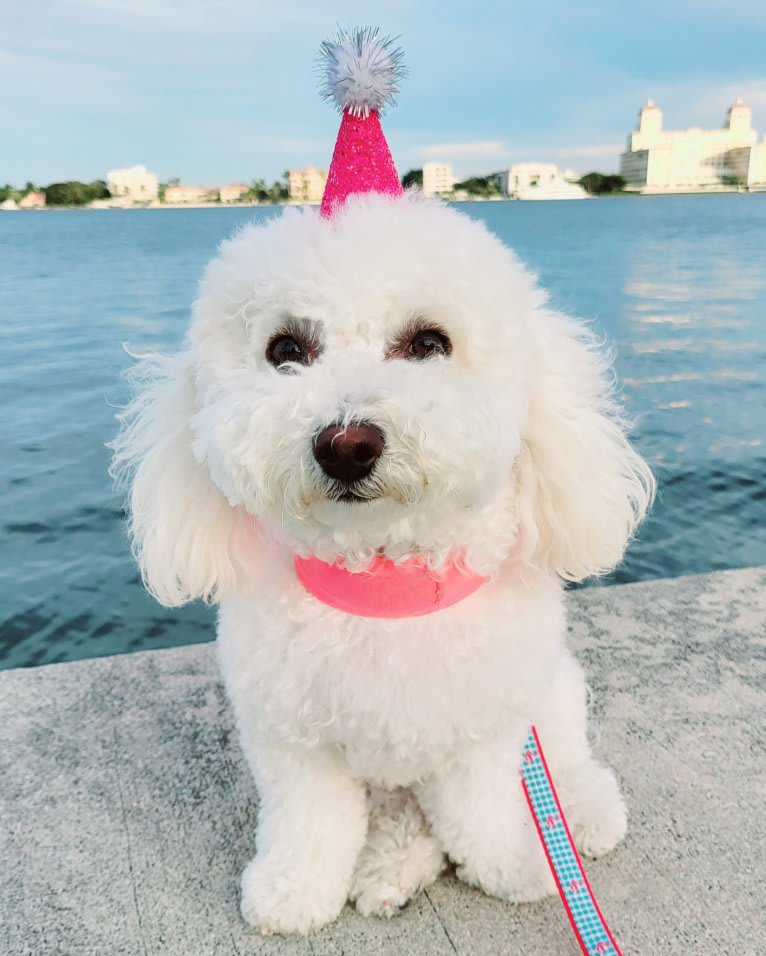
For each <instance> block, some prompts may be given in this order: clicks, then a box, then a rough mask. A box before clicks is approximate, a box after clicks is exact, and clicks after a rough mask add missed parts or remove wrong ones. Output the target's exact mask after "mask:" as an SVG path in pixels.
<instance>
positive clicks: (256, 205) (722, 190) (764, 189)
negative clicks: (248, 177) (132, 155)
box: [0, 186, 766, 212]
mask: <svg viewBox="0 0 766 956" xmlns="http://www.w3.org/2000/svg"><path fill="white" fill-rule="evenodd" d="M728 195H738V196H757V195H766V186H757V187H755V188H750V189H741V188H738V187H736V186H726V187H714V188H709V189H677V190H667V189H662V190H630V189H629V190H624V191H622V192H615V193H604V194H602V195H595V194H594V195H588V196H584V197H582V198H583V199H623V198H633V197H638V198H641V197H644V196H648V197H650V198H657V197H672V196H728ZM433 198H441V199H443V200H444V201H445V202H449V203H464V202H482V203H483V202H503V203H516V202H571V201H573V200H571V199H557V198H554V197H549V198H542V199H539V198H534V199H518V198H516V197H512V196H461V197H452V196H441V197H433ZM319 205H320V202H319V200H317V201H316V202H309V201H305V200H300V201H299V200H287V201H285V202H226V203H222V202H199V203H193V202H189V203H161V202H154V203H132V204H130V205H126V204H124V203H115V204H111V203H110V202H109V200H97V201H96V203H89V204H87V205H83V206H33V207H31V208H28V209H24V208H23V207H20V206H17V207H16V208H15V209H0V212H56V211H60V210H71V209H79V210H98V211H114V210H118V211H120V210H121V211H125V210H129V211H135V210H137V209H270V208H281V207H284V206H296V207H299V208H301V207H304V206H319Z"/></svg>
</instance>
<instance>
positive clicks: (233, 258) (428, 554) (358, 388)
mask: <svg viewBox="0 0 766 956" xmlns="http://www.w3.org/2000/svg"><path fill="white" fill-rule="evenodd" d="M417 317H421V318H424V319H426V320H428V321H432V322H434V323H436V324H438V326H439V327H440V328H441V329H443V330H445V331H446V333H447V334H448V335H449V336H450V339H451V341H452V347H453V348H452V354H451V355H449V356H448V357H447V356H440V357H437V358H433V359H429V360H427V361H424V362H413V361H406V360H403V359H395V358H394V359H391V358H389V359H386V358H385V356H386V354H387V350H388V348H389V345H390V343H391V342H392V341H393V340H394V339H395V338H396V336H397V335H398V334H400V333H401V330H402V329H403V328H404V327H406V326H407V323H411V322H412V320H413V319H414V318H417ZM290 322H304V323H306V322H307V323H311V328H312V329H314V330H315V333H316V335H317V336H318V338H319V340H320V353H321V354H320V355H319V357H318V359H317V360H316V361H315V362H314V364H312V365H310V366H309V367H299V368H295V369H294V370H293V371H294V372H295V374H291V375H285V374H280V373H279V372H277V371H276V369H274V368H273V367H272V366H271V365H269V364H268V362H267V360H266V350H267V345H268V342H269V340H270V338H271V337H272V336H273V335H274V333H275V332H276V331H279V330H280V329H281V328H283V327H284V326H285V324H286V323H290ZM137 382H138V395H137V397H136V399H135V401H134V402H133V404H132V405H131V406H130V407H129V408H128V409H127V411H126V413H125V416H124V429H123V432H122V434H121V436H120V437H119V438H118V439H117V440H116V442H115V445H116V449H115V471H116V472H118V473H122V474H123V475H124V476H125V477H126V480H127V481H128V482H129V483H130V484H131V488H132V494H131V511H132V519H131V531H132V535H133V541H134V550H135V553H136V556H137V559H138V561H139V563H140V565H141V568H142V572H143V575H144V579H145V581H146V584H147V586H148V587H149V589H150V590H151V591H152V592H153V593H154V594H155V595H156V596H157V597H158V599H159V600H160V601H162V602H163V603H165V604H180V603H182V602H184V601H188V600H190V599H193V598H195V597H201V598H203V599H205V600H209V601H217V602H219V603H220V615H219V631H218V648H219V657H220V663H221V668H222V673H223V676H224V680H225V682H226V685H227V688H228V691H229V694H230V697H231V700H232V703H233V706H234V709H235V712H236V716H237V720H238V724H239V728H240V734H241V739H242V745H243V747H244V750H245V753H246V755H247V758H248V761H249V763H250V766H251V768H252V771H253V774H254V777H255V781H256V784H257V787H258V792H259V797H260V807H259V826H258V835H257V846H258V850H257V853H256V856H255V858H254V860H253V861H252V863H251V864H250V865H249V866H248V868H247V870H246V871H245V874H244V876H243V883H242V892H243V896H242V912H243V914H244V916H245V918H246V919H248V920H249V921H250V922H252V923H253V924H255V925H257V926H259V927H261V928H262V929H264V930H271V931H278V932H308V931H309V930H312V929H314V928H317V927H319V926H321V925H323V924H325V923H327V922H329V921H331V920H332V919H334V918H335V917H336V916H337V915H338V913H339V911H340V909H341V907H342V905H343V903H344V902H345V900H346V899H347V898H348V897H349V895H351V896H352V897H353V898H354V899H355V900H356V901H357V905H358V906H359V908H360V909H361V910H362V911H363V912H365V913H371V912H376V913H379V914H381V915H390V914H391V913H392V912H394V911H395V910H396V909H397V908H398V907H400V906H402V905H403V904H404V903H405V902H406V901H407V899H409V897H410V896H411V895H412V894H413V893H415V892H417V889H418V888H419V887H420V886H423V885H425V884H427V883H428V882H430V881H431V880H433V879H435V878H436V876H437V874H438V873H439V871H440V870H441V868H442V865H443V854H447V855H448V856H449V857H450V858H451V859H452V860H453V861H454V862H455V863H456V864H457V866H458V874H459V875H460V876H461V877H462V878H463V879H465V880H467V881H468V882H470V883H472V884H475V885H477V886H480V887H482V888H484V889H485V890H486V891H487V892H489V893H493V894H496V895H498V896H501V897H503V898H507V899H512V900H529V899H536V898H538V897H539V896H541V895H543V894H545V893H548V892H550V891H551V890H552V881H551V877H550V874H549V872H548V869H547V866H546V863H545V860H544V858H543V855H542V851H541V850H540V847H539V846H538V841H537V837H536V835H535V833H534V829H533V827H532V826H531V821H530V820H529V818H528V812H527V808H526V806H525V805H524V801H523V798H522V794H521V790H520V787H519V783H518V774H517V765H518V760H519V755H520V753H521V747H522V744H523V742H524V739H525V737H526V733H527V729H528V726H529V724H530V722H534V723H535V724H536V726H537V727H538V730H539V732H540V735H541V738H542V739H543V742H544V744H545V747H546V752H547V754H548V758H549V763H550V765H551V767H552V771H553V774H554V777H555V779H556V781H557V786H558V788H559V791H560V796H561V799H562V802H563V804H564V806H565V809H566V810H567V812H568V814H569V818H570V826H571V828H572V830H573V832H574V833H575V835H576V837H577V839H578V841H579V843H580V846H581V847H582V848H583V849H584V850H585V851H588V852H593V853H596V854H598V853H602V852H606V850H608V849H609V848H610V847H611V846H613V845H614V843H615V842H617V840H619V839H620V837H621V836H622V834H623V832H624V828H625V810H624V806H623V804H622V800H621V798H620V795H619V791H618V789H617V785H616V782H615V780H614V777H613V775H612V774H611V772H610V771H607V770H605V769H604V768H602V767H600V766H599V765H598V764H597V763H596V762H595V761H594V759H593V757H592V756H591V753H590V749H589V746H588V743H587V740H586V732H585V726H586V708H585V690H584V680H583V676H582V673H581V671H580V669H579V667H578V666H577V665H576V664H575V663H574V661H573V659H572V658H571V656H570V655H569V653H568V651H567V650H566V647H565V645H564V635H565V630H566V627H565V618H564V609H563V599H562V586H561V579H562V578H566V579H571V580H580V579H582V578H584V577H586V576H588V575H591V574H599V573H602V572H604V571H605V570H607V569H609V568H611V567H613V566H614V565H615V563H616V562H617V561H618V560H619V559H620V557H621V555H622V553H623V551H624V548H625V546H626V544H627V542H628V540H629V538H630V536H631V534H632V533H633V531H634V529H635V527H636V525H637V523H638V522H639V521H640V519H641V517H642V516H643V514H644V512H645V510H646V508H647V507H648V506H649V504H650V502H651V498H652V495H653V491H654V483H653V479H652V476H651V474H650V472H649V470H648V468H647V467H646V465H645V464H644V462H643V461H642V460H641V459H640V458H639V457H638V456H637V455H636V453H635V452H634V451H633V450H632V449H631V447H630V445H629V444H628V442H627V440H626V438H625V425H624V423H623V421H622V419H621V417H620V414H619V410H618V408H617V406H616V404H615V402H614V398H613V395H612V384H611V379H610V375H609V372H608V362H607V360H606V358H605V356H604V353H603V350H602V348H601V347H600V345H599V344H598V343H597V341H596V340H595V338H594V336H593V334H592V333H591V332H590V331H589V330H588V329H587V327H585V326H584V325H582V324H580V323H577V322H575V321H573V320H571V319H568V318H566V317H564V316H562V315H560V314H557V313H555V312H553V311H552V310H551V309H549V308H548V306H547V305H546V298H545V295H544V294H543V293H542V292H541V291H540V289H539V288H538V287H537V286H536V284H535V281H534V277H533V276H531V275H530V274H529V273H528V272H527V271H526V270H525V269H524V268H523V266H522V265H521V264H520V263H519V261H518V260H517V258H516V257H515V256H514V255H513V253H512V252H510V251H509V250H508V249H506V248H505V247H504V246H503V245H502V244H501V243H500V242H498V241H497V239H495V238H494V237H493V236H492V235H490V234H489V233H488V232H487V231H486V230H485V229H484V228H483V227H482V226H481V225H479V224H477V223H476V222H473V221H471V220H470V219H468V218H467V217H465V216H463V215H461V214H459V213H458V212H456V211H454V210H452V209H450V208H448V207H446V206H443V205H440V204H437V203H432V202H428V201H425V200H423V199H422V198H420V197H418V196H417V195H414V194H406V195H405V196H404V198H400V199H390V198H386V197H381V196H375V195H367V196H364V197H354V198H352V199H351V200H350V201H349V202H348V203H347V204H346V205H345V206H344V207H343V209H342V210H341V211H340V212H339V213H338V214H337V215H336V217H335V218H334V219H333V220H332V221H331V222H330V221H327V220H323V219H321V218H320V217H319V216H318V215H317V213H316V212H315V211H314V210H306V211H297V210H292V209H290V210H287V211H286V212H285V213H284V215H283V216H282V217H281V218H279V219H277V220H273V221H271V222H269V223H268V224H266V225H264V226H260V227H254V226H253V227H247V228H245V229H243V230H242V231H241V232H240V233H239V234H238V235H237V236H235V237H234V238H233V239H232V240H230V241H228V242H225V243H224V244H223V245H222V247H221V250H220V254H219V255H218V257H217V258H216V259H215V260H214V261H213V262H212V263H211V264H210V265H209V267H208V269H207V272H206V274H205V277H204V280H203V282H202V285H201V289H200V295H199V298H198V300H197V302H196V303H195V306H194V310H193V318H192V324H191V329H190V332H189V335H188V338H187V341H186V343H185V346H184V348H183V350H182V352H181V353H180V354H179V355H178V356H175V357H172V358H168V359H160V358H150V359H147V360H145V362H144V364H143V365H142V366H141V367H140V369H139V371H138V373H137ZM361 419H364V420H365V421H369V422H372V423H374V424H375V425H376V426H377V427H378V428H379V429H380V430H381V431H382V433H383V434H384V436H385V448H384V451H383V454H382V457H381V458H380V460H379V461H378V463H377V465H376V467H375V470H374V471H373V473H372V475H371V476H370V477H369V478H367V479H365V485H364V488H365V491H366V493H369V494H370V495H374V496H375V497H374V500H371V501H367V502H363V503H353V504H349V503H346V502H343V501H336V500H333V499H332V496H330V495H329V493H328V491H329V480H328V479H327V477H326V476H325V475H324V473H323V472H322V470H321V469H320V468H319V467H318V466H317V463H316V461H315V460H314V458H313V454H312V440H313V437H314V436H315V435H316V434H317V433H318V432H319V431H321V429H322V428H324V427H325V426H326V425H328V424H330V423H332V422H335V421H338V420H346V421H358V420H361ZM456 551H459V552H460V553H462V554H464V556H465V561H466V563H467V564H468V566H470V567H471V568H473V569H474V570H475V571H478V572H480V573H481V574H484V575H487V576H489V578H490V582H489V583H488V584H487V585H485V586H484V587H482V588H480V589H479V590H478V591H477V592H475V594H473V595H472V596H471V597H469V598H468V599H466V600H465V601H463V602H462V603H460V604H457V605H455V606H454V607H452V608H449V609H446V610H443V611H439V612H438V613H436V614H432V615H429V616H426V617H421V618H417V619H404V620H374V619H370V618H361V617H352V616H349V615H345V614H343V613H342V612H339V611H336V610H333V609H331V608H328V607H326V606H324V605H322V604H320V603H319V602H318V601H317V600H316V599H315V598H313V597H311V596H310V595H308V594H307V593H306V592H305V591H304V590H303V588H302V587H301V585H300V584H299V582H298V580H297V578H296V576H295V573H294V570H293V566H292V556H293V555H294V554H295V553H301V554H315V555H317V556H319V557H320V558H323V559H325V560H333V559H336V558H338V557H340V558H342V559H343V560H344V561H345V563H346V565H347V566H348V567H349V568H351V569H361V568H363V567H364V566H365V565H366V564H367V563H368V562H369V561H370V560H371V559H372V558H373V557H374V556H375V555H377V554H381V553H383V554H385V555H387V556H388V557H390V558H392V559H394V560H396V561H398V560H404V559H407V558H409V557H412V556H415V555H417V556H419V557H421V558H425V559H426V560H428V561H429V562H430V563H431V564H432V565H433V566H434V567H438V566H439V565H441V564H443V563H444V562H445V561H446V560H447V559H449V558H450V556H452V555H454V554H455V553H456Z"/></svg>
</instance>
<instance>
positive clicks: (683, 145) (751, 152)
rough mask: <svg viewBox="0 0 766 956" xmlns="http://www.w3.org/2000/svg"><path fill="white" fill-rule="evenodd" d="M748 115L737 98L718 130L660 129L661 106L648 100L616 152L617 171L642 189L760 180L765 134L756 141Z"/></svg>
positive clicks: (765, 176) (764, 177)
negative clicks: (623, 145)
mask: <svg viewBox="0 0 766 956" xmlns="http://www.w3.org/2000/svg"><path fill="white" fill-rule="evenodd" d="M751 117H752V114H751V111H750V109H749V107H747V106H745V104H744V103H743V102H742V100H741V99H738V100H737V101H736V103H734V105H733V106H731V107H730V108H729V110H728V112H727V113H726V119H725V121H724V124H723V127H722V128H721V129H698V128H696V127H692V128H690V129H685V130H664V129H663V128H662V110H661V109H660V108H659V107H658V106H657V105H656V104H655V103H654V102H653V101H652V100H648V101H647V103H646V106H644V107H643V108H642V109H641V110H640V112H639V114H638V124H637V125H636V128H635V130H634V131H633V132H632V133H631V134H630V135H629V136H628V142H627V149H626V150H625V152H624V153H623V154H622V155H621V156H620V175H621V176H623V177H624V179H625V181H626V182H627V183H628V185H630V186H638V187H641V188H642V189H643V190H644V191H646V192H686V191H690V190H694V189H705V188H710V187H720V186H724V185H735V184H736V185H742V186H756V185H760V184H766V138H764V142H763V143H760V144H758V143H757V142H756V140H757V138H758V134H757V132H756V131H755V130H754V129H753V128H752V126H751Z"/></svg>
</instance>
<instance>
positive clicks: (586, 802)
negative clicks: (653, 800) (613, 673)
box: [535, 652, 627, 857]
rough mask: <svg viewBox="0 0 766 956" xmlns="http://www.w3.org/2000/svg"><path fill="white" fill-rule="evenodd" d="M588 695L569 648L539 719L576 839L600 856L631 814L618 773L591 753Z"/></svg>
mask: <svg viewBox="0 0 766 956" xmlns="http://www.w3.org/2000/svg"><path fill="white" fill-rule="evenodd" d="M586 698H587V694H586V686H585V677H584V675H583V672H582V669H581V668H580V665H579V664H578V663H577V662H576V661H575V659H574V658H573V657H572V655H571V654H570V653H569V652H566V654H565V655H564V657H562V659H561V663H560V664H559V667H558V670H557V672H556V677H555V680H554V682H553V685H552V687H551V691H550V694H549V696H548V699H547V700H546V702H545V705H544V707H543V708H542V711H541V713H540V714H539V715H536V718H535V724H536V727H537V731H538V734H539V736H540V742H541V744H542V747H543V750H544V752H545V758H546V760H547V762H548V766H549V768H550V771H551V776H552V778H553V782H554V785H555V787H556V791H557V793H558V797H559V800H560V802H561V807H562V810H563V811H564V815H565V817H566V819H567V823H568V825H569V829H570V831H571V833H572V837H573V838H574V841H575V844H576V846H577V848H578V850H580V852H581V853H583V854H585V855H586V856H590V857H598V856H603V854H604V853H608V852H609V850H611V849H612V848H613V847H614V846H615V845H616V844H617V843H619V841H620V840H621V839H622V838H623V837H624V836H625V830H626V827H627V813H626V811H625V803H624V801H623V799H622V796H621V795H620V789H619V786H618V784H617V779H616V778H615V775H614V774H613V773H612V771H611V770H609V769H608V768H606V767H604V766H602V765H601V764H600V763H598V761H597V760H595V759H594V757H593V754H592V753H591V748H590V744H589V743H588V738H587V726H588V720H587V699H586Z"/></svg>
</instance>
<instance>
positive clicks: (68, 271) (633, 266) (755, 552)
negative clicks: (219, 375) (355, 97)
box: [0, 195, 766, 667]
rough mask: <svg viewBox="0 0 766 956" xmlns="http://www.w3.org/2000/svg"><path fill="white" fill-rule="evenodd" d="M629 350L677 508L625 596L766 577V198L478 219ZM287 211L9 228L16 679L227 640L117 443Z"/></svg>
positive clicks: (641, 433) (666, 495)
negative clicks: (210, 302) (158, 593)
mask: <svg viewBox="0 0 766 956" xmlns="http://www.w3.org/2000/svg"><path fill="white" fill-rule="evenodd" d="M460 208H461V209H462V210H463V211H464V212H466V213H468V214H469V215H472V216H476V217H478V218H481V219H484V220H485V221H486V222H487V224H488V225H489V227H490V228H491V229H492V230H494V231H495V232H496V233H498V234H499V235H500V236H501V237H502V238H503V239H504V240H505V241H506V242H508V243H509V244H510V245H512V246H513V247H514V248H515V249H516V250H517V251H518V252H519V254H520V255H521V256H522V258H523V259H525V260H526V261H527V262H528V263H529V264H530V265H531V266H532V268H533V269H535V270H536V271H537V272H538V274H539V275H540V278H541V281H542V282H543V284H544V285H545V286H546V287H547V288H548V289H549V291H550V293H551V297H552V301H553V303H554V305H556V306H557V307H560V308H562V309H564V310H566V311H568V312H570V313H572V314H576V315H579V316H581V317H584V318H592V319H593V320H594V322H595V325H596V327H597V328H598V329H599V330H601V331H603V332H604V333H606V334H607V335H608V338H609V340H610V342H611V344H612V346H613V348H614V349H615V352H616V364H617V369H618V373H619V376H620V380H621V391H622V393H623V396H624V401H625V403H626V405H627V407H628V410H629V412H630V414H631V416H632V417H633V418H634V419H636V420H637V431H636V436H635V440H636V442H637V444H638V447H639V448H640V450H641V451H642V452H643V454H644V455H645V456H646V457H647V458H648V459H649V460H650V461H651V462H652V463H653V465H654V466H655V468H656V471H657V473H658V477H659V480H660V497H659V500H658V502H657V505H656V506H655V509H654V512H653V514H652V516H651V518H650V519H649V521H648V522H647V523H646V524H645V525H644V527H643V530H642V532H641V535H640V537H639V538H638V539H637V540H636V541H635V542H634V543H633V545H632V546H631V548H630V550H629V552H628V555H627V557H626V560H625V561H624V563H623V564H622V566H621V567H620V568H619V569H618V571H617V572H616V574H615V575H614V580H618V581H634V580H643V579H648V578H654V577H664V576H668V575H671V576H672V575H678V574H687V573H692V572H697V571H709V570H713V569H718V568H731V567H742V566H747V565H752V564H763V563H766V512H765V510H764V497H765V495H766V468H765V467H764V465H766V460H765V459H766V453H765V452H764V446H763V443H762V442H763V432H764V421H765V420H766V415H765V414H764V411H765V409H766V384H765V383H764V369H766V354H765V353H766V255H764V246H765V245H766V243H765V242H764V240H765V239H766V195H762V196H761V195H759V196H740V195H722V196H702V197H695V196H683V197H662V198H649V197H642V198H636V199H630V198H625V199H600V200H592V201H588V202H570V203H566V202H564V203H476V204H465V205H463V206H461V207H460ZM278 213H279V211H278V210H276V209H184V210H145V211H144V210H138V211H61V212H54V211H46V212H40V213H32V212H30V213H16V214H14V213H0V255H1V257H2V258H1V259H0V261H1V262H2V272H0V354H1V355H2V363H1V364H0V447H2V462H1V463H0V489H1V490H2V498H1V499H0V501H1V502H2V513H1V514H0V527H2V550H1V552H0V621H1V622H2V623H1V625H0V667H3V666H4V667H15V666H28V665H33V664H42V663H48V662H53V661H62V660H72V659H76V658H82V657H89V656H96V655H101V654H111V653H117V652H122V651H131V650H136V649H139V648H149V647H164V646H169V645H174V644H184V643H190V642H193V641H201V640H208V639H210V638H211V637H212V632H213V617H214V615H213V611H211V610H210V609H209V608H205V607H202V606H196V605H195V606H191V607H188V608H183V609H180V610H172V611H170V610H165V609H163V608H161V607H159V606H158V605H157V604H155V602H154V601H152V600H151V599H150V598H149V597H148V596H147V595H146V594H144V592H143V590H142V588H141V585H140V582H139V578H138V574H137V572H136V569H135V567H134V565H133V563H132V560H131V558H130V555H129V552H128V544H127V540H126V538H125V533H124V516H123V514H122V511H121V504H120V501H119V500H118V499H117V497H116V496H115V495H114V493H113V491H112V488H111V483H110V480H109V478H108V476H107V467H108V457H109V456H108V452H107V450H106V449H105V447H104V444H105V442H106V441H108V440H109V439H110V438H111V437H112V436H113V434H114V431H115V423H114V417H113V416H114V406H117V405H119V404H121V403H122V402H124V400H125V398H126V396H127V391H126V386H125V384H124V383H123V381H122V380H121V378H120V374H121V372H122V371H123V370H124V369H125V368H126V367H127V366H128V364H129V362H130V360H129V359H128V357H127V356H126V354H125V352H124V350H123V343H124V342H128V343H129V344H130V346H131V347H132V348H133V349H135V350H137V351H141V350H143V349H146V348H153V349H165V348H173V347H175V346H176V345H177V344H178V343H179V342H180V340H181V337H182V335H183V332H184V330H185V327H186V322H187V316H188V311H189V306H190V304H191V302H192V300H193V298H194V295H195V290H196V282H197V279H198V277H199V275H200V274H201V271H202V268H203V267H204V264H205V263H206V262H207V260H208V259H209V258H210V257H211V256H212V255H213V253H214V252H215V249H216V246H217V244H218V242H219V241H220V240H221V239H222V238H224V237H225V236H227V235H229V234H230V233H231V232H232V231H234V230H235V229H236V228H237V227H238V226H239V225H240V224H241V223H244V222H247V221H250V220H253V219H256V220H262V219H264V218H267V217H269V216H272V215H277V214H278Z"/></svg>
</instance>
